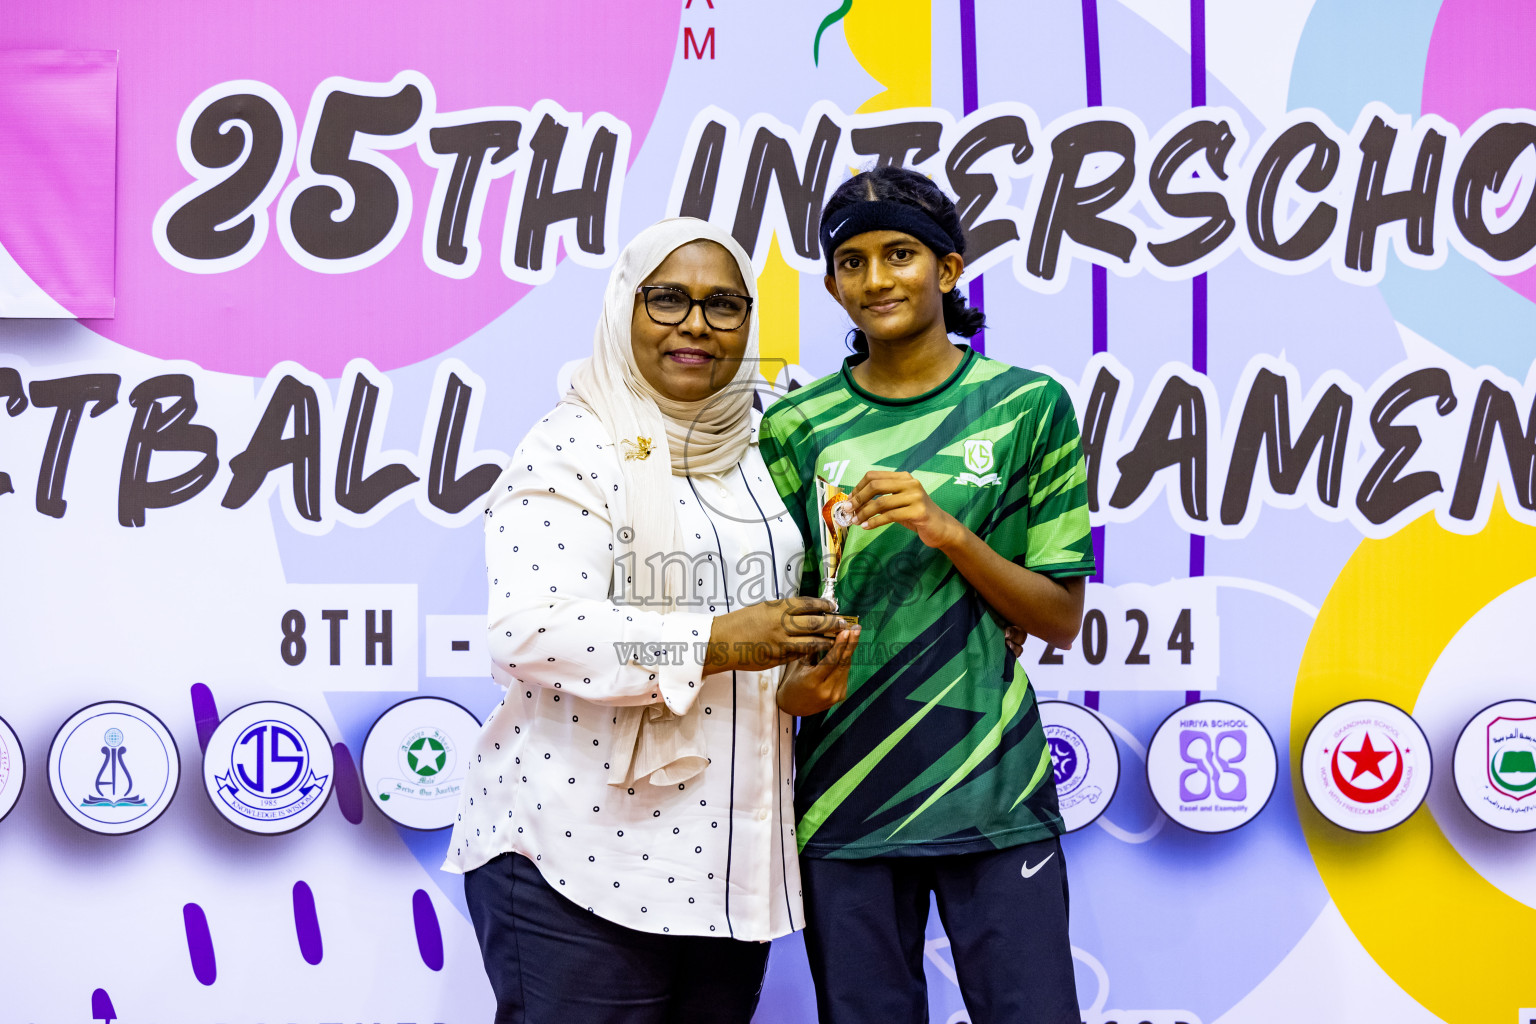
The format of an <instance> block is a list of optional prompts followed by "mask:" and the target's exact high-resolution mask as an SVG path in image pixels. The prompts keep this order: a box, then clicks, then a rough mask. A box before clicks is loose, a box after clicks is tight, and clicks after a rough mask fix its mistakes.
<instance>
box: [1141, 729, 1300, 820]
mask: <svg viewBox="0 0 1536 1024" xmlns="http://www.w3.org/2000/svg"><path fill="white" fill-rule="evenodd" d="M1278 772H1279V759H1278V758H1277V757H1276V755H1275V744H1274V740H1273V739H1271V738H1270V735H1269V731H1268V730H1267V729H1265V728H1264V725H1263V723H1262V722H1260V721H1259V720H1258V719H1257V718H1256V717H1254V716H1253V715H1252V714H1250V713H1249V712H1248V711H1247V710H1246V709H1245V708H1241V707H1239V706H1237V705H1236V704H1230V703H1228V702H1226V701H1222V700H1202V701H1196V702H1195V703H1193V704H1187V705H1185V706H1184V707H1182V708H1180V709H1179V710H1178V711H1175V712H1174V713H1173V714H1171V715H1169V716H1168V717H1167V718H1166V719H1164V720H1163V723H1162V725H1160V726H1158V727H1157V732H1155V733H1154V734H1153V735H1152V742H1151V743H1149V744H1148V745H1147V785H1148V787H1149V788H1150V789H1151V790H1152V798H1153V799H1154V800H1156V801H1157V805H1158V807H1160V808H1162V811H1163V813H1164V814H1166V815H1168V817H1169V818H1170V819H1171V820H1172V821H1173V822H1174V823H1175V824H1178V825H1182V826H1184V827H1185V828H1187V829H1192V830H1193V831H1196V832H1230V831H1231V830H1233V829H1235V828H1238V827H1240V826H1242V825H1246V824H1247V823H1248V822H1250V821H1252V820H1253V819H1254V818H1255V817H1257V816H1258V813H1259V812H1260V811H1262V810H1263V809H1264V806H1265V804H1267V803H1268V802H1269V798H1270V796H1271V794H1273V793H1274V791H1275V776H1276V775H1277V774H1278Z"/></svg>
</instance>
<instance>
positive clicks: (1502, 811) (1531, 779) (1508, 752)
mask: <svg viewBox="0 0 1536 1024" xmlns="http://www.w3.org/2000/svg"><path fill="white" fill-rule="evenodd" d="M1452 766H1453V772H1454V774H1455V777H1456V792H1457V794H1459V795H1460V796H1461V800H1462V803H1464V804H1466V805H1467V809H1468V810H1470V811H1471V812H1472V813H1473V814H1474V815H1476V816H1477V817H1478V818H1480V819H1481V820H1482V821H1483V822H1485V823H1487V824H1489V825H1492V826H1493V827H1494V828H1497V829H1501V830H1503V831H1505V832H1529V831H1531V830H1533V829H1536V702H1533V701H1528V700H1506V701H1500V702H1499V703H1497V704H1494V705H1492V706H1490V707H1486V708H1484V709H1483V710H1482V711H1479V712H1478V713H1477V714H1476V715H1474V716H1473V718H1472V720H1471V721H1470V722H1468V723H1467V726H1466V728H1465V729H1463V730H1462V732H1461V736H1460V737H1459V738H1458V739H1457V741H1456V754H1455V758H1454V760H1453V762H1452Z"/></svg>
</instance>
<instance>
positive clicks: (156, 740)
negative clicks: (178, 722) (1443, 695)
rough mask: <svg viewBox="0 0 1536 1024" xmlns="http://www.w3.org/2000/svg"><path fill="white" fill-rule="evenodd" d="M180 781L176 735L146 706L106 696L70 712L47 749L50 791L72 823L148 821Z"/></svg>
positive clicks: (102, 829)
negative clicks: (105, 699) (104, 699)
mask: <svg viewBox="0 0 1536 1024" xmlns="http://www.w3.org/2000/svg"><path fill="white" fill-rule="evenodd" d="M180 781H181V755H180V753H179V752H178V751H177V749H176V740H175V739H174V738H172V736H171V732H170V730H169V729H167V728H166V727H165V723H164V722H162V721H160V719H159V718H157V717H155V716H154V715H153V714H151V713H150V712H148V711H146V710H145V709H144V708H141V707H139V706H138V705H137V704H129V703H127V702H126V701H103V702H101V703H99V704H92V705H90V706H88V707H84V708H81V709H80V710H79V711H77V712H75V713H74V714H73V715H71V716H70V717H69V720H68V721H66V722H65V723H64V724H63V725H61V726H60V727H59V731H58V732H57V733H56V734H55V735H54V737H53V744H52V746H50V747H49V749H48V783H49V788H50V789H52V791H53V798H54V800H55V801H57V803H58V805H59V807H60V808H61V809H62V810H63V811H64V813H65V815H67V816H68V817H69V819H70V820H71V821H73V822H74V823H75V824H77V825H79V826H81V827H82V828H85V829H89V830H90V831H92V832H99V833H101V834H102V835H109V836H117V835H126V834H128V833H129V832H137V831H138V830H139V829H141V828H144V827H145V826H146V825H149V824H150V823H151V822H153V821H154V820H155V819H156V818H158V817H160V815H161V814H163V813H165V809H166V808H167V807H169V806H170V805H171V801H172V800H173V799H175V797H176V787H177V785H178V783H180Z"/></svg>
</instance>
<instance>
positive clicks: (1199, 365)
mask: <svg viewBox="0 0 1536 1024" xmlns="http://www.w3.org/2000/svg"><path fill="white" fill-rule="evenodd" d="M1206 288H1207V281H1206V277H1205V275H1204V274H1200V275H1198V276H1196V277H1195V282H1194V291H1193V296H1194V309H1193V311H1192V312H1193V314H1194V315H1193V316H1192V317H1191V321H1192V323H1193V324H1194V343H1193V344H1192V345H1191V347H1190V359H1189V363H1190V366H1191V367H1193V368H1194V371H1195V372H1196V373H1204V372H1205V341H1206V331H1207V329H1208V328H1207V323H1208V321H1207V320H1206Z"/></svg>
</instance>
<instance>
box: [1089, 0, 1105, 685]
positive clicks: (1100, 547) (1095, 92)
mask: <svg viewBox="0 0 1536 1024" xmlns="http://www.w3.org/2000/svg"><path fill="white" fill-rule="evenodd" d="M1083 77H1084V79H1085V80H1086V81H1087V85H1088V105H1089V106H1090V107H1101V106H1103V105H1104V76H1103V70H1102V68H1100V66H1099V4H1098V0H1083ZM1108 351H1109V271H1108V270H1106V269H1105V268H1104V267H1101V266H1099V265H1098V264H1097V263H1095V264H1094V265H1093V353H1094V355H1098V354H1099V353H1100V352H1108ZM1104 539H1105V535H1104V527H1102V526H1095V527H1094V528H1093V576H1092V577H1090V579H1091V580H1092V582H1094V583H1103V582H1104ZM1083 705H1084V706H1085V707H1087V708H1089V709H1090V710H1092V711H1097V710H1098V709H1099V692H1098V691H1097V690H1089V691H1087V692H1086V693H1084V694H1083Z"/></svg>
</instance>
